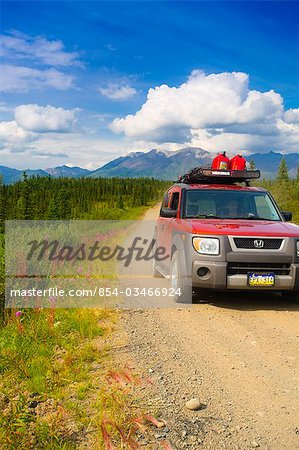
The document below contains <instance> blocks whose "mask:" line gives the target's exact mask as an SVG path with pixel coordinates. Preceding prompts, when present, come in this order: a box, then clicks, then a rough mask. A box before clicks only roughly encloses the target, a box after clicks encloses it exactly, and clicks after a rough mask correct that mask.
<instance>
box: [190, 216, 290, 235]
mask: <svg viewBox="0 0 299 450" xmlns="http://www.w3.org/2000/svg"><path fill="white" fill-rule="evenodd" d="M188 222H189V224H188V225H189V226H190V228H191V230H192V233H193V234H207V235H213V234H224V235H238V236H281V237H299V226H297V225H295V224H293V223H286V222H271V221H267V220H229V219H222V220H219V219H188ZM190 228H189V229H190ZM191 230H190V231H191Z"/></svg>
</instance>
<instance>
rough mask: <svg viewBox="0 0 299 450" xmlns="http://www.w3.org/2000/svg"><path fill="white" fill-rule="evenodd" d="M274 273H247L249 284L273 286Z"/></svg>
mask: <svg viewBox="0 0 299 450" xmlns="http://www.w3.org/2000/svg"><path fill="white" fill-rule="evenodd" d="M274 283H275V274H274V273H255V272H251V273H248V284H249V286H274Z"/></svg>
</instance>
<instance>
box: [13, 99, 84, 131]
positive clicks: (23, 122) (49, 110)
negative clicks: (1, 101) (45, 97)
mask: <svg viewBox="0 0 299 450" xmlns="http://www.w3.org/2000/svg"><path fill="white" fill-rule="evenodd" d="M15 121H16V123H17V125H18V126H19V127H22V128H23V129H24V130H26V131H33V132H37V133H44V132H57V133H65V132H70V131H72V130H73V129H74V126H75V123H76V110H67V109H63V108H55V107H54V106H50V105H47V106H39V105H20V106H17V107H16V109H15Z"/></svg>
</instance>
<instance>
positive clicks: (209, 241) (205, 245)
mask: <svg viewBox="0 0 299 450" xmlns="http://www.w3.org/2000/svg"><path fill="white" fill-rule="evenodd" d="M192 242H193V247H194V248H195V250H196V251H197V253H201V254H202V255H219V248H220V244H219V239H217V238H201V237H194V238H193V240H192Z"/></svg>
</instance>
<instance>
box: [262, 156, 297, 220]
mask: <svg viewBox="0 0 299 450" xmlns="http://www.w3.org/2000/svg"><path fill="white" fill-rule="evenodd" d="M257 185H258V186H261V187H263V188H265V189H267V190H268V191H270V192H271V194H272V195H273V197H274V198H275V200H276V202H277V203H278V205H279V206H280V208H281V209H282V210H284V211H291V212H292V213H293V222H296V223H297V224H299V168H298V169H297V176H296V178H295V179H294V178H290V177H289V172H288V167H287V163H286V161H285V159H284V158H283V159H282V160H281V163H280V165H279V168H278V171H277V174H276V178H275V179H274V180H261V181H259V182H258V183H257Z"/></svg>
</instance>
